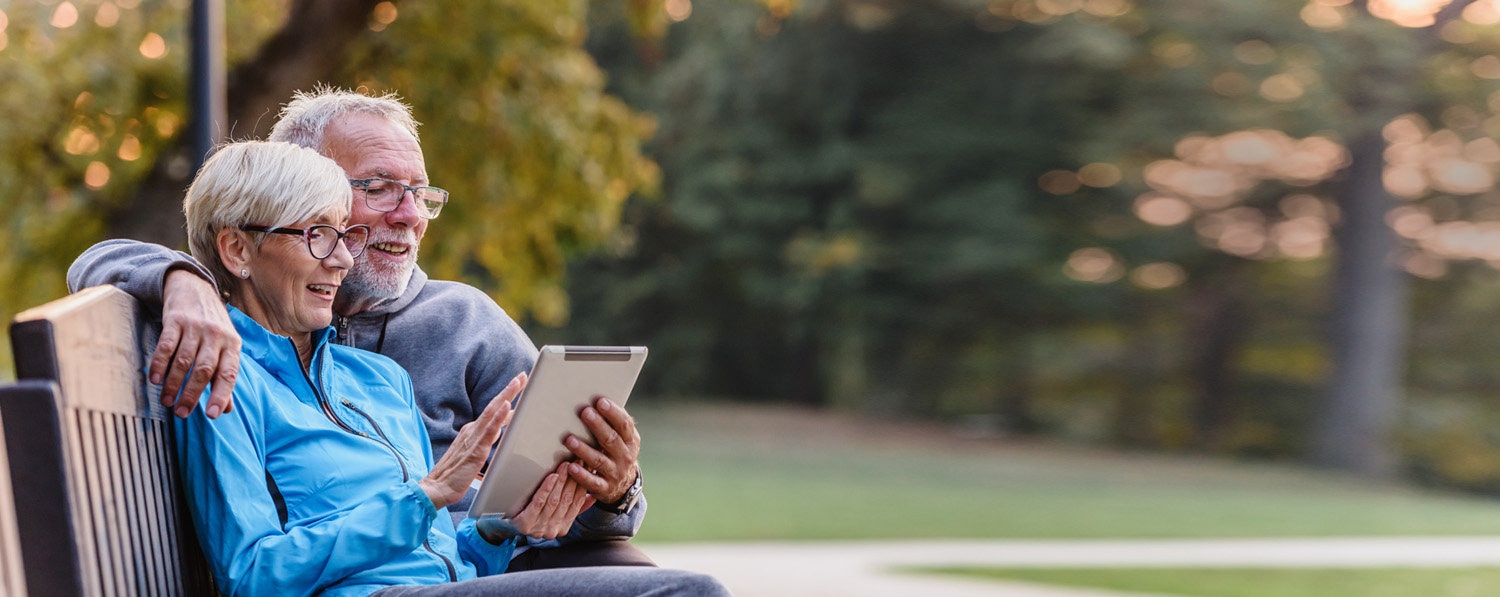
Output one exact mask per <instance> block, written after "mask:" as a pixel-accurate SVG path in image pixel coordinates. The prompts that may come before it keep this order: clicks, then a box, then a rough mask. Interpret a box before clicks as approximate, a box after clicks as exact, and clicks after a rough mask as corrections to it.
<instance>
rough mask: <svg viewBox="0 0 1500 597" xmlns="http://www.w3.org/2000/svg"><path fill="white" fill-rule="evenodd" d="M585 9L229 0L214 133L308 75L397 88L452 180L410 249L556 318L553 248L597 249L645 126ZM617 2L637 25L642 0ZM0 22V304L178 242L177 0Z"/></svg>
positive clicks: (42, 7)
mask: <svg viewBox="0 0 1500 597" xmlns="http://www.w3.org/2000/svg"><path fill="white" fill-rule="evenodd" d="M588 7H589V5H588V3H586V2H583V1H581V0H574V1H566V2H558V1H553V0H493V1H487V2H466V3H462V5H461V6H444V7H436V6H431V5H428V4H425V3H412V4H401V5H399V6H398V5H397V4H396V3H393V2H377V1H373V0H329V1H322V0H318V1H313V0H297V1H293V2H290V3H278V2H267V1H250V0H246V1H243V2H232V3H229V6H228V7H227V18H226V20H227V21H228V23H229V50H228V55H229V60H230V62H231V68H230V76H229V82H228V98H229V120H230V121H229V122H228V123H226V126H225V129H226V130H227V131H228V134H229V136H230V137H231V138H234V139H244V138H253V137H257V136H260V135H262V134H263V133H264V132H265V131H266V130H267V129H268V128H269V126H270V124H271V122H273V121H274V118H275V116H276V113H277V111H278V110H279V105H280V104H281V103H283V102H285V101H286V100H287V99H289V98H290V94H291V92H292V91H293V90H296V89H305V88H310V87H311V86H313V85H314V84H316V83H319V82H323V83H330V84H334V85H341V86H347V87H361V88H365V89H369V90H371V91H376V92H381V91H387V90H391V91H396V92H398V93H400V94H401V95H403V96H405V97H406V98H408V99H409V100H410V101H411V102H412V103H413V105H414V109H415V112H416V115H417V117H418V119H419V120H421V121H423V122H424V123H425V126H424V131H425V132H426V133H425V134H426V136H425V137H424V141H425V142H424V146H425V147H424V149H425V152H426V154H427V158H428V170H429V174H430V176H431V178H432V180H433V181H434V183H435V184H438V185H440V186H444V187H445V188H448V189H449V190H450V191H452V192H453V203H452V207H450V208H449V209H448V210H446V211H445V212H444V213H445V217H444V219H443V220H442V221H441V222H440V223H439V225H438V226H434V227H433V229H432V232H431V234H430V237H431V238H430V240H429V242H428V243H427V244H426V248H427V249H428V255H429V257H428V258H427V259H425V260H424V261H423V263H424V267H426V268H427V269H428V270H429V271H430V273H432V274H433V275H435V276H439V277H455V276H459V275H468V277H470V278H471V279H473V280H474V281H476V282H477V283H478V284H480V285H481V286H482V287H484V288H486V289H488V290H490V291H491V292H492V293H493V294H495V295H496V296H497V298H498V299H499V300H501V301H502V303H503V304H505V305H506V306H508V307H510V308H512V309H515V310H517V312H518V313H525V312H531V313H533V314H534V315H535V316H536V317H537V318H538V319H540V320H542V321H549V322H557V321H561V320H563V319H565V318H566V314H567V301H566V296H565V295H564V294H563V293H562V292H561V290H560V289H561V284H562V276H563V275H564V273H565V272H564V265H563V261H564V257H565V256H566V255H568V254H570V253H571V252H574V251H578V250H582V249H584V248H586V247H589V246H592V245H594V244H597V243H598V242H600V241H601V240H602V239H603V238H604V237H605V236H606V235H607V234H608V233H609V232H610V231H611V230H612V229H613V227H614V225H615V223H616V221H617V218H618V209H619V205H620V204H621V203H622V202H623V201H624V199H625V198H626V197H627V196H629V195H630V194H632V193H634V192H638V191H649V190H650V189H651V188H652V187H653V185H654V184H655V176H656V173H655V172H656V171H655V166H654V165H653V164H652V163H651V162H650V161H648V160H646V159H644V158H642V157H641V155H640V152H639V149H638V146H639V144H640V142H641V140H642V139H643V138H644V137H645V136H646V135H647V134H648V133H649V129H650V120H649V119H648V118H647V117H645V116H644V115H642V114H640V113H637V112H635V111H633V110H631V109H629V108H628V107H626V106H625V105H624V104H623V103H621V102H620V101H619V100H618V99H616V98H614V97H611V96H609V95H607V94H605V93H603V92H602V88H603V86H604V81H603V78H602V76H601V75H600V73H599V71H598V69H597V68H596V67H595V66H594V63H593V61H592V60H591V59H590V58H589V56H588V54H587V53H585V52H584V51H583V49H582V44H583V41H584V37H585V31H586V29H585V26H584V19H585V18H586V16H587V12H588ZM632 10H634V11H636V13H639V14H642V15H643V16H642V18H644V19H648V20H649V18H651V15H652V14H653V11H656V10H659V8H658V7H655V6H654V5H651V6H648V5H640V6H637V7H635V8H633V9H632ZM0 14H3V15H4V16H3V17H0V23H3V24H4V25H3V26H0V31H3V32H4V36H5V37H4V38H3V39H6V40H7V41H4V42H0V44H3V45H0V59H3V62H0V70H3V71H4V72H5V74H6V75H7V79H6V80H7V81H14V82H22V81H24V82H28V84H27V85H12V86H8V88H7V90H6V91H3V92H0V102H5V103H7V104H8V105H9V106H8V107H11V108H13V109H14V113H16V114H19V115H24V116H22V117H18V118H16V119H13V120H12V121H10V122H8V123H7V124H6V125H5V126H4V127H3V128H0V141H5V147H6V149H5V150H4V151H6V156H5V157H6V159H4V160H3V162H4V164H5V165H6V166H5V167H7V168H10V169H11V171H10V172H7V173H5V174H6V176H4V182H0V190H4V191H6V193H5V197H6V199H5V201H8V203H7V207H9V208H11V212H12V213H13V214H15V215H16V216H17V217H15V218H13V219H11V225H10V226H9V227H8V229H7V230H6V231H5V234H6V237H5V238H4V239H0V240H5V241H6V242H7V243H8V244H9V245H10V246H12V247H18V249H17V250H14V251H11V252H8V253H7V254H6V255H5V256H3V257H0V275H3V276H4V277H5V279H7V280H9V281H12V282H13V283H12V284H8V285H7V289H6V290H5V294H4V296H3V297H0V311H5V312H13V311H14V310H15V309H17V308H18V307H21V306H25V305H29V304H34V303H37V302H40V301H41V300H44V299H46V298H50V297H52V296H55V295H56V294H58V293H60V292H62V290H63V289H62V284H61V281H62V270H63V269H64V268H65V267H66V265H67V263H68V262H70V261H71V259H72V258H73V257H74V256H76V255H77V254H78V253H79V252H80V251H81V250H82V249H83V248H84V247H86V246H87V245H88V244H89V243H91V242H93V241H95V240H97V239H99V238H101V237H103V236H130V237H134V238H140V239H143V240H154V241H157V242H163V243H165V244H168V245H180V244H181V239H182V234H181V214H180V207H179V203H180V200H181V195H182V192H183V190H184V189H185V187H186V184H187V181H188V179H189V178H190V176H191V172H188V168H189V166H188V164H189V163H190V161H189V160H188V159H187V156H186V155H185V153H184V151H186V150H185V148H184V146H183V144H182V143H181V141H180V137H181V133H182V131H183V129H184V124H185V123H186V122H187V119H188V118H190V115H188V114H186V111H185V107H184V105H185V102H184V83H183V81H184V79H185V76H186V70H185V64H184V63H185V56H184V54H185V49H184V48H185V47H186V46H185V40H184V39H183V35H184V32H183V24H184V23H185V21H186V15H185V13H184V12H183V10H182V9H181V8H180V7H178V6H177V5H176V4H172V3H148V4H144V5H142V4H140V3H138V2H121V3H102V4H83V3H80V4H74V3H73V2H72V1H67V2H62V3H57V4H53V3H41V2H23V3H16V4H13V5H8V6H7V7H6V8H5V9H4V13H0Z"/></svg>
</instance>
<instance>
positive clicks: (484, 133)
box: [0, 0, 1500, 491]
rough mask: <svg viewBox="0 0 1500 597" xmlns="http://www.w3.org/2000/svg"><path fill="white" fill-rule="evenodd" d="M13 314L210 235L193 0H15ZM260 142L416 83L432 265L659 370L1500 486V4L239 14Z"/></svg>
mask: <svg viewBox="0 0 1500 597" xmlns="http://www.w3.org/2000/svg"><path fill="white" fill-rule="evenodd" d="M0 11H3V12H0V72H4V74H5V75H6V76H5V77H4V78H3V80H5V81H8V82H11V83H12V84H11V85H9V86H7V88H6V89H5V90H3V91H0V103H3V105H4V106H5V108H6V114H7V115H8V116H7V118H6V119H5V120H4V121H3V122H0V141H4V142H3V143H0V152H4V157H3V158H0V190H3V191H4V195H3V196H4V197H5V198H6V199H5V201H7V206H8V207H9V208H10V209H11V211H12V214H13V215H12V217H11V218H10V219H9V220H8V223H7V225H6V226H5V227H4V228H3V232H0V234H4V235H6V236H5V238H4V241H5V242H6V243H7V245H8V246H9V247H11V250H10V251H8V252H6V253H4V254H3V255H0V279H4V280H6V281H7V284H5V285H4V288H0V309H3V310H5V311H6V312H8V313H9V312H14V311H15V310H17V309H19V308H21V307H24V306H28V305H31V304H36V303H39V302H42V301H43V300H46V299H47V298H50V297H52V296H55V295H56V294H58V293H60V292H62V286H61V279H62V272H63V270H64V268H65V267H66V265H67V263H69V262H70V261H71V259H72V258H73V256H75V255H76V254H77V253H78V252H79V251H81V250H82V249H83V248H84V247H86V246H87V245H88V244H89V243H91V242H93V241H95V240H97V239H99V238H102V237H105V236H117V235H125V236H133V237H138V238H146V239H155V240H158V241H161V242H166V243H169V244H179V243H180V238H181V233H180V216H178V215H177V213H176V208H175V205H176V202H177V201H179V200H180V193H181V190H182V189H183V188H184V187H185V186H186V182H187V180H188V178H189V177H190V175H191V173H190V172H188V171H187V170H188V169H189V166H187V164H188V163H190V161H189V160H188V157H190V156H186V155H185V153H184V152H185V150H184V149H183V144H182V142H181V138H182V133H183V131H184V129H185V127H186V123H187V122H188V119H189V118H191V115H190V114H187V113H186V107H185V106H186V101H185V80H186V67H185V64H186V56H185V53H186V40H185V38H184V35H185V34H184V31H183V28H184V26H185V23H186V13H185V10H184V6H183V3H181V2H170V1H165V2H150V1H147V0H111V1H107V2H106V1H102V0H100V1H93V0H90V1H84V0H68V1H59V0H38V1H30V2H14V1H13V2H9V3H4V4H0ZM227 21H228V23H229V27H228V38H227V39H228V42H229V52H228V54H229V60H230V73H231V74H230V77H229V98H230V116H229V122H228V123H226V124H227V125H228V126H227V127H226V128H227V130H228V131H229V134H230V136H231V137H232V138H249V137H258V136H261V135H263V134H264V132H265V130H266V128H268V126H269V123H270V122H271V120H272V119H273V118H274V115H275V113H276V111H277V110H278V109H279V106H280V104H281V103H283V102H285V101H286V99H287V98H288V97H289V95H290V92H291V91H292V90H294V89H299V88H307V87H310V86H311V85H313V84H314V83H317V82H327V83H332V84H335V85H341V86H347V87H362V88H366V89H370V90H373V91H386V90H394V91H397V92H399V93H400V94H402V95H403V96H404V97H406V98H407V99H408V100H409V101H411V103H412V104H413V106H414V108H415V111H416V114H417V116H418V118H419V119H420V120H422V121H423V123H424V126H423V135H424V138H423V146H424V148H425V150H426V152H427V158H428V169H429V173H430V174H431V177H432V180H433V181H434V183H435V184H438V185H440V186H443V187H445V188H448V189H449V190H451V191H452V192H453V194H454V202H453V207H452V208H450V209H449V210H447V211H445V214H449V215H445V216H444V218H443V219H442V220H440V221H439V222H437V223H436V225H434V226H433V227H432V229H431V230H430V232H429V236H428V242H427V243H425V244H424V248H425V249H426V250H425V251H424V256H423V260H422V261H423V265H424V267H425V268H426V269H428V270H429V272H430V273H432V274H433V275H435V276H438V277H446V278H462V279H465V280H468V281H470V282H471V283H474V284H476V285H479V286H481V287H483V288H485V289H486V290H488V291H490V292H491V293H492V294H493V295H494V296H495V297H496V298H497V300H499V301H501V303H502V304H503V305H505V306H506V307H507V308H509V309H511V310H512V311H514V312H516V313H517V314H519V315H522V316H524V317H526V318H527V319H528V321H529V324H528V326H527V327H528V330H529V331H531V333H532V334H533V337H534V338H535V339H537V340H538V341H539V342H549V341H550V342H568V343H637V344H647V345H649V346H650V347H651V349H652V352H653V357H652V364H651V366H650V367H647V369H646V372H645V374H644V377H643V379H642V384H643V392H645V393H647V394H654V395H683V396H717V397H727V398H733V399H740V400H753V401H787V402H795V403H800V404H806V405H810V406H814V407H819V408H831V409H842V410H849V411H857V412H863V413H869V414H871V415H877V416H892V417H921V418H930V419H940V420H950V421H953V422H955V423H957V424H962V425H965V426H967V427H968V428H970V429H972V430H973V431H975V432H979V433H987V434H995V435H1013V434H1039V435H1046V436H1052V437H1061V438H1067V439H1072V440H1078V441H1089V442H1099V443H1113V444H1119V445H1128V446H1138V447H1147V448H1153V449H1170V450H1201V451H1207V452H1213V453H1222V454H1235V455H1246V456H1260V457H1281V458H1293V457H1297V458H1301V457H1306V458H1309V459H1311V460H1313V461H1316V462H1320V463H1323V464H1327V465H1331V466H1335V467H1339V468H1343V469H1348V470H1355V471H1361V472H1364V473H1368V474H1377V475H1383V474H1390V473H1393V472H1404V473H1406V474H1410V475H1414V476H1417V477H1419V478H1423V479H1430V480H1435V481H1439V482H1443V483H1448V484H1454V485H1459V486H1464V487H1470V488H1475V489H1481V490H1487V491H1495V490H1500V449H1497V446H1496V443H1497V441H1500V438H1497V436H1496V435H1495V434H1494V432H1492V431H1490V430H1491V429H1494V428H1495V426H1494V425H1491V423H1492V422H1500V421H1497V418H1500V417H1497V414H1496V413H1497V412H1500V411H1497V409H1496V408H1495V407H1496V406H1497V404H1496V401H1497V400H1496V398H1495V395H1496V389H1497V387H1496V386H1497V383H1496V382H1497V378H1496V377H1495V375H1494V374H1493V373H1491V372H1492V371H1494V370H1496V368H1495V367H1494V366H1493V365H1494V364H1495V363H1496V362H1497V361H1500V343H1497V341H1496V340H1495V338H1496V336H1497V335H1496V334H1492V333H1487V330H1488V329H1489V327H1490V324H1491V323H1492V322H1494V323H1500V322H1496V321H1495V320H1496V319H1497V315H1496V313H1497V309H1496V307H1500V286H1497V276H1496V272H1495V268H1494V264H1500V191H1497V190H1496V189H1495V176H1496V172H1497V168H1500V143H1496V141H1495V137H1496V136H1497V135H1500V117H1497V114H1500V95H1497V94H1496V92H1497V91H1500V86H1497V84H1496V81H1497V80H1500V2H1497V1H1496V0H1451V1H1450V0H1369V1H1353V0H1264V1H1261V2H1243V1H1237V0H801V1H800V2H791V1H789V0H761V1H758V2H750V1H745V0H625V1H619V0H595V1H593V2H584V1H581V0H571V1H566V2H558V1H552V0H487V1H484V2H466V3H458V4H451V3H450V4H444V5H442V6H437V5H433V4H431V3H393V2H388V1H387V2H370V1H355V0H340V1H337V2H312V1H307V0H301V1H287V0H283V1H280V2H278V1H273V0H242V1H235V2H228V3H227Z"/></svg>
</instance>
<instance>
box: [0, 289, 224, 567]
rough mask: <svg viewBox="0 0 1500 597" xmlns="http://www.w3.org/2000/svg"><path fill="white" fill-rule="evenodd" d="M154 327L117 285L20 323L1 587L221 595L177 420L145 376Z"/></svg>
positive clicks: (8, 423) (0, 545)
mask: <svg viewBox="0 0 1500 597" xmlns="http://www.w3.org/2000/svg"><path fill="white" fill-rule="evenodd" d="M157 333H158V331H157V329H156V326H154V325H152V324H150V323H147V322H145V321H144V320H143V318H142V316H141V314H140V312H139V309H138V307H137V305H136V301H135V299H133V298H131V297H130V296H129V295H127V294H125V293H124V292H121V291H120V290H118V289H116V288H113V287H110V286H100V287H95V288H90V289H88V290H85V291H83V292H80V293H77V294H73V295H71V296H67V297H64V298H61V299H58V300H55V301H52V302H50V303H47V304H45V305H42V306H40V307H37V308H34V309H30V310H27V311H24V312H22V313H21V314H20V315H18V316H16V319H15V321H13V322H12V323H11V328H10V334H11V345H12V350H13V352H14V354H15V363H16V379H17V381H16V383H15V384H12V385H8V386H4V387H0V432H3V435H4V442H3V443H0V448H3V453H0V456H7V457H6V458H5V462H7V463H8V464H9V466H8V467H0V476H4V475H6V474H7V473H8V476H9V477H10V480H9V482H8V483H0V594H4V595H30V596H32V597H36V596H42V595H87V596H93V595H121V596H125V595H150V596H155V595H213V594H214V593H215V590H214V588H213V583H212V577H211V575H210V574H209V571H208V567H207V563H206V562H205V561H204V559H203V557H202V554H201V552H200V551H199V550H198V548H197V539H196V537H195V536H194V534H193V532H192V529H191V518H190V517H189V516H188V513H187V509H186V505H185V503H184V501H183V499H182V495H183V493H182V486H181V479H180V478H179V471H178V467H177V465H176V462H175V457H174V452H173V451H172V441H173V440H172V433H171V421H170V417H171V415H170V414H169V413H168V411H167V410H166V408H164V407H162V406H161V405H160V404H159V403H158V401H157V399H156V398H157V395H159V393H160V388H159V387H155V386H150V385H148V384H146V383H145V379H144V369H145V367H144V362H145V361H144V358H145V357H144V355H146V354H148V353H149V351H147V350H146V347H150V346H154V344H155V338H156V334H157ZM0 481H3V479H0Z"/></svg>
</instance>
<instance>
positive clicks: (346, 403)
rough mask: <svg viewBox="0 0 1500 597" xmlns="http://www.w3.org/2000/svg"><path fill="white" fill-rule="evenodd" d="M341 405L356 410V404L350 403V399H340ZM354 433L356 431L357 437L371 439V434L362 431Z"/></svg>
mask: <svg viewBox="0 0 1500 597" xmlns="http://www.w3.org/2000/svg"><path fill="white" fill-rule="evenodd" d="M339 404H343V405H344V408H348V409H354V403H353V402H350V401H349V399H348V398H339ZM353 431H354V434H355V435H358V436H360V437H363V438H369V437H370V434H368V433H365V432H363V431H360V430H358V429H355V430H353Z"/></svg>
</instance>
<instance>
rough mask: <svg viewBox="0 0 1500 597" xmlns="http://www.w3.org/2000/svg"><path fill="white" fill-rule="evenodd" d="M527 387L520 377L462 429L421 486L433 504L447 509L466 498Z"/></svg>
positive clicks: (523, 375)
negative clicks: (514, 404) (465, 495)
mask: <svg viewBox="0 0 1500 597" xmlns="http://www.w3.org/2000/svg"><path fill="white" fill-rule="evenodd" d="M525 387H526V374H525V373H522V374H520V375H517V376H516V377H515V379H512V380H510V383H509V384H506V386H505V389H504V390H501V391H500V395H498V396H495V399H494V400H491V401H490V404H489V406H486V407H485V409H484V412H482V413H480V414H479V418H477V419H474V420H473V421H470V422H469V423H468V424H467V425H464V426H463V427H462V428H460V429H459V430H458V437H455V438H453V444H452V445H450V446H449V447H448V451H447V452H445V453H444V454H443V457H442V458H441V459H439V460H438V461H437V464H434V465H433V466H432V471H431V472H428V473H427V476H426V477H423V478H422V480H421V481H418V482H417V483H418V484H419V485H421V486H422V490H423V491H426V492H427V497H428V499H431V500H432V505H433V506H436V507H438V508H445V507H447V506H449V505H451V504H454V503H457V502H458V500H460V499H463V497H464V493H467V492H468V491H469V485H470V484H471V483H473V482H474V478H475V477H477V476H478V475H479V468H480V467H482V466H484V461H485V460H486V459H488V458H489V456H490V449H491V448H493V447H494V446H495V442H496V441H498V440H499V439H500V430H501V429H502V428H503V427H505V425H506V424H508V423H510V416H511V414H512V412H513V411H512V409H511V405H510V403H511V401H513V400H515V399H516V396H517V395H519V394H520V393H521V390H522V389H523V388H525Z"/></svg>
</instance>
